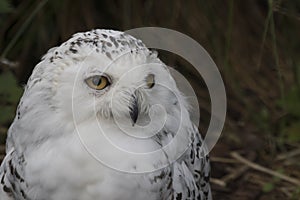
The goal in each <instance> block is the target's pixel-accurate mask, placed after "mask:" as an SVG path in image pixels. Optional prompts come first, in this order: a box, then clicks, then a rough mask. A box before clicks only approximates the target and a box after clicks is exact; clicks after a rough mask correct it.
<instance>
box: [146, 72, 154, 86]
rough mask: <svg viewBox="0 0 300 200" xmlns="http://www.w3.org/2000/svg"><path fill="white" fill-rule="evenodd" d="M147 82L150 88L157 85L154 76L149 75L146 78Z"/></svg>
mask: <svg viewBox="0 0 300 200" xmlns="http://www.w3.org/2000/svg"><path fill="white" fill-rule="evenodd" d="M146 82H147V86H148V88H153V86H154V85H155V80H154V75H153V74H149V75H148V76H147V77H146Z"/></svg>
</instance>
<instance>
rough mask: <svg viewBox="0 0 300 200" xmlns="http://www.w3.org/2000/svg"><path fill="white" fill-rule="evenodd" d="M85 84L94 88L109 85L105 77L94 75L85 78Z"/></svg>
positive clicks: (97, 88) (100, 88) (102, 87)
mask: <svg viewBox="0 0 300 200" xmlns="http://www.w3.org/2000/svg"><path fill="white" fill-rule="evenodd" d="M85 82H86V84H87V85H88V86H89V87H90V88H92V89H95V90H102V89H104V88H106V87H107V86H108V85H109V81H108V79H107V77H105V76H100V75H95V76H92V77H90V78H87V79H85Z"/></svg>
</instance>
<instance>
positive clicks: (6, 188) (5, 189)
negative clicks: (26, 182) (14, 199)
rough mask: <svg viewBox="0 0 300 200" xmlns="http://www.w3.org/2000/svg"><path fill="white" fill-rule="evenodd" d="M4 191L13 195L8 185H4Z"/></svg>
mask: <svg viewBox="0 0 300 200" xmlns="http://www.w3.org/2000/svg"><path fill="white" fill-rule="evenodd" d="M3 190H4V192H7V193H11V192H12V191H11V189H10V188H9V187H7V186H6V185H3Z"/></svg>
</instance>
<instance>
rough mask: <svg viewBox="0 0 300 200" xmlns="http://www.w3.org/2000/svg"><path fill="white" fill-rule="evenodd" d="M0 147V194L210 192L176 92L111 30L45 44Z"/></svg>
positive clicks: (147, 57) (165, 74)
mask: <svg viewBox="0 0 300 200" xmlns="http://www.w3.org/2000/svg"><path fill="white" fill-rule="evenodd" d="M157 104H159V105H160V106H161V107H162V108H164V112H161V111H160V110H159V109H153V108H154V107H153V106H155V105H157ZM151 109H152V110H151ZM149 116H150V118H151V120H152V121H150V120H149V119H150V118H149ZM161 122H164V123H161ZM145 124H146V125H145ZM147 124H148V125H147ZM160 125H162V127H161V128H159V130H158V133H157V134H153V133H156V131H157V130H156V129H157V128H158V127H159V126H160ZM142 126H147V128H144V129H143V128H142ZM99 127H100V128H99ZM176 137H177V138H176ZM110 142H111V143H110ZM168 144H169V145H168ZM6 151H7V155H6V157H5V159H4V160H3V162H2V165H1V168H0V178H1V183H0V186H1V187H0V199H1V200H12V199H17V200H58V199H63V200H75V199H84V200H92V199H93V200H94V199H101V200H120V199H122V200H135V199H136V200H141V199H145V200H158V199H163V200H165V199H172V200H173V199H174V200H175V199H176V200H178V199H193V200H194V199H200V200H204V199H211V193H210V186H209V173H210V169H209V160H208V156H207V155H206V152H205V148H204V145H202V139H201V136H200V134H199V133H198V130H197V127H195V125H193V123H192V122H191V120H190V117H189V113H188V104H187V103H186V101H185V98H184V96H183V95H182V94H181V93H180V92H179V90H178V89H177V86H176V83H175V81H174V79H173V78H172V76H171V75H170V74H169V71H168V68H167V66H166V65H165V64H164V63H163V62H161V61H160V60H159V59H158V58H157V54H156V53H153V52H152V51H150V50H149V49H147V48H146V47H145V45H144V44H143V43H142V42H141V41H140V40H137V39H135V38H133V37H132V36H130V35H127V34H125V33H123V32H119V31H112V30H93V31H90V32H85V33H77V34H75V35H74V36H73V37H72V38H71V39H70V40H68V41H67V42H65V43H63V44H62V45H61V46H59V47H56V48H52V49H50V50H49V51H48V53H47V54H46V55H45V56H44V57H43V59H42V61H41V62H40V63H39V64H38V65H37V66H36V67H35V69H34V71H33V73H32V75H31V77H30V78H29V80H28V83H27V85H26V88H25V92H24V94H23V97H22V99H21V101H20V103H19V106H18V109H17V114H16V117H15V120H14V122H13V123H12V125H11V127H10V129H9V131H8V138H7V146H6ZM153 152H158V154H154V153H153ZM159 152H160V153H159ZM152 153H153V154H152ZM137 155H141V156H137ZM157 155H159V156H157ZM143 171H144V172H145V173H141V172H143Z"/></svg>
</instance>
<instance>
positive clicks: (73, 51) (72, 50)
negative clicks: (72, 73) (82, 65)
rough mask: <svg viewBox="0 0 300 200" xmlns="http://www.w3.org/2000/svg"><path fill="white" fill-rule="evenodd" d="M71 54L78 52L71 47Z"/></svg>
mask: <svg viewBox="0 0 300 200" xmlns="http://www.w3.org/2000/svg"><path fill="white" fill-rule="evenodd" d="M69 50H70V51H71V52H72V53H74V54H75V53H77V52H78V50H77V49H74V48H73V47H70V49H69Z"/></svg>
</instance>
